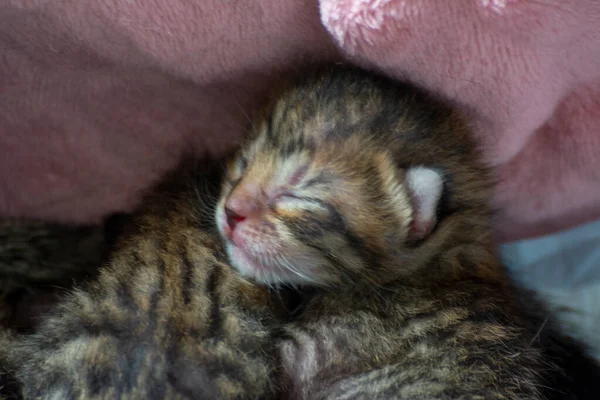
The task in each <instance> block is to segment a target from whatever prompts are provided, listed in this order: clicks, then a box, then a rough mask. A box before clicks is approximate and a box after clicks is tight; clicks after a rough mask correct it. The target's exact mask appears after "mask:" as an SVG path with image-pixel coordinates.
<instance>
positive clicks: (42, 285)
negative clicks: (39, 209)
mask: <svg viewBox="0 0 600 400" xmlns="http://www.w3.org/2000/svg"><path fill="white" fill-rule="evenodd" d="M123 218H124V217H123V216H121V215H117V214H115V215H111V216H110V217H108V218H107V219H106V220H105V221H104V222H103V223H102V224H97V225H76V224H61V223H51V222H45V221H38V220H28V219H16V218H7V219H2V220H0V304H1V310H2V311H1V314H2V315H1V316H0V323H1V324H2V325H4V326H5V327H8V328H12V329H31V328H32V326H33V325H34V320H35V317H36V316H37V314H40V313H42V312H43V310H44V309H47V308H48V307H49V306H50V304H51V303H52V302H53V301H55V300H56V298H57V297H58V293H59V292H61V291H65V290H66V289H68V288H69V287H71V286H72V284H73V282H75V281H82V280H85V279H90V278H91V277H93V276H94V275H95V274H96V273H97V270H98V268H99V267H100V265H101V264H102V263H103V262H104V260H105V259H106V257H107V255H108V254H109V253H110V250H111V248H112V246H113V245H114V241H115V237H116V235H117V234H118V227H119V225H120V222H119V221H120V220H121V219H123Z"/></svg>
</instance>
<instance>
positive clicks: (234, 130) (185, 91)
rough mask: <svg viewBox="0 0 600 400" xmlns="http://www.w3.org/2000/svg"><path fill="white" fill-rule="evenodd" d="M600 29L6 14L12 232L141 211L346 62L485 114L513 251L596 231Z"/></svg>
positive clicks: (586, 15) (313, 10)
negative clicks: (192, 165)
mask: <svg viewBox="0 0 600 400" xmlns="http://www.w3.org/2000/svg"><path fill="white" fill-rule="evenodd" d="M319 13H320V19H321V21H322V24H323V25H324V27H325V28H323V25H321V24H320V23H319ZM599 19H600V3H598V2H597V1H596V0H566V1H565V0H549V1H543V2H540V1H528V0H455V1H452V2H451V3H449V2H446V3H440V2H439V1H434V0H418V1H410V2H409V1H405V0H321V1H320V2H318V3H317V2H315V1H312V0H300V1H299V0H265V1H260V2H257V1H248V0H240V1H227V2H223V1H221V0H203V1H202V2H198V1H191V0H177V1H172V2H170V3H169V4H168V5H167V4H166V3H164V2H159V1H156V0H149V1H144V2H140V1H125V0H117V1H110V2H109V1H95V2H92V1H79V0H56V1H51V2H49V1H44V0H30V1H23V0H8V1H4V2H3V3H2V5H1V6H0V54H2V58H1V59H0V104H2V107H0V142H1V143H2V146H1V148H2V154H1V157H0V214H2V215H12V216H26V217H43V218H49V219H57V220H70V221H92V220H96V221H97V220H99V219H100V218H101V217H102V216H103V215H105V214H107V213H109V212H111V211H114V210H120V209H122V208H128V207H129V208H130V207H133V205H134V204H136V202H137V201H138V200H139V198H140V193H139V191H140V189H142V188H145V187H147V186H148V184H149V183H150V182H152V181H153V179H155V178H156V177H158V176H159V175H161V174H162V172H163V171H165V170H167V169H169V168H170V167H171V166H173V165H174V164H175V163H176V162H177V159H178V158H179V156H180V155H181V153H182V152H183V151H184V150H187V149H195V150H199V151H200V150H212V151H215V152H220V151H224V149H225V148H230V147H231V146H233V144H234V142H235V141H236V139H238V138H240V137H241V135H242V128H241V127H240V125H242V124H244V121H245V116H244V110H246V111H248V110H249V109H251V108H252V107H253V104H254V103H255V102H256V100H257V99H258V98H259V97H260V95H261V93H262V92H263V91H264V88H265V87H266V86H267V85H268V82H269V79H268V75H269V74H270V73H271V70H272V69H273V68H279V67H283V66H287V65H294V64H299V63H301V62H302V60H303V59H304V58H306V57H309V58H313V59H319V60H323V61H325V60H330V59H333V58H336V57H337V51H336V49H335V44H337V45H338V46H339V48H340V49H341V51H342V52H343V53H345V54H346V55H348V56H350V57H352V58H353V59H354V60H356V61H358V62H361V63H365V64H368V65H370V66H374V67H376V68H380V69H382V70H384V71H385V72H386V73H388V74H390V75H393V76H396V77H402V78H406V79H408V80H411V81H414V82H417V83H418V84H420V85H423V86H425V87H427V88H428V89H429V90H431V91H433V92H436V93H439V94H441V95H443V96H444V97H446V98H448V99H450V100H452V101H453V102H454V103H455V104H456V105H458V106H459V107H461V108H462V109H463V110H466V111H468V112H469V113H471V114H472V117H473V120H474V123H475V128H476V132H477V134H478V137H479V141H480V143H481V144H482V145H483V148H484V150H485V158H486V160H487V161H488V162H490V163H491V164H493V165H495V166H497V167H498V168H499V173H500V175H501V177H502V183H501V184H500V186H498V189H497V190H496V195H495V200H496V203H497V205H498V206H499V208H500V209H501V213H500V214H499V218H498V222H497V231H498V233H499V234H500V235H501V237H502V239H517V238H521V237H528V236H533V235H539V234H543V233H547V232H551V231H554V230H556V229H560V228H564V227H568V226H571V225H574V224H577V223H580V222H583V221H586V220H591V219H592V218H595V217H598V216H600V209H599V208H598V207H599V206H598V204H600V201H599V200H600V185H598V184H597V182H598V180H599V179H600V178H599V176H598V173H597V172H596V171H600V168H599V167H600V165H599V164H598V163H600V161H599V160H600V159H599V158H598V157H596V155H597V154H598V153H599V151H600V143H599V139H598V137H599V136H598V135H597V134H596V129H597V126H598V124H599V123H598V122H599V118H600V113H599V109H600V107H599V100H598V99H599V98H600V94H599V93H600V84H599V80H598V76H599V73H600V72H599V71H600V68H599V60H600V23H598V21H599ZM327 32H329V35H328V33H327ZM199 128H201V129H199Z"/></svg>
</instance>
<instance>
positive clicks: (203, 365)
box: [2, 166, 277, 400]
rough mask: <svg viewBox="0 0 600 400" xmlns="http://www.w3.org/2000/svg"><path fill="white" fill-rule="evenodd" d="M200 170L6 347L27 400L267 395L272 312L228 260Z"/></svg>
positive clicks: (166, 194) (157, 200)
mask: <svg viewBox="0 0 600 400" xmlns="http://www.w3.org/2000/svg"><path fill="white" fill-rule="evenodd" d="M208 172H209V171H208V170H206V169H205V168H203V167H202V168H201V167H200V166H195V167H194V168H184V169H182V170H180V171H178V173H176V174H174V175H173V178H172V179H169V180H168V183H166V184H164V185H162V186H161V187H160V188H159V189H158V190H157V193H156V194H154V195H152V196H150V197H149V199H148V200H147V202H146V205H145V206H144V207H143V208H142V210H141V211H140V213H139V215H137V216H136V217H135V219H134V221H135V223H134V227H133V229H130V232H128V233H127V234H126V237H125V238H123V239H122V240H121V242H120V243H119V245H118V247H117V249H116V250H115V253H114V255H113V256H112V257H111V258H110V261H109V262H108V264H107V266H106V267H105V268H103V269H102V270H101V273H100V276H99V278H98V279H97V280H95V281H93V282H92V283H91V284H90V285H89V286H87V287H83V288H80V289H77V290H75V291H74V292H73V293H71V294H70V295H69V296H68V298H67V299H65V300H64V301H63V302H62V303H61V304H60V305H59V306H58V307H57V309H56V310H55V311H54V312H53V313H52V315H51V316H49V317H48V318H46V319H45V321H44V322H43V324H42V326H41V327H40V329H39V330H38V331H37V332H36V333H34V334H31V335H27V336H25V337H23V338H16V339H15V338H11V337H8V336H7V337H5V338H4V343H2V351H3V357H4V360H5V361H6V362H8V365H10V366H11V367H12V368H10V369H9V370H10V372H12V373H13V375H14V376H15V377H16V378H17V379H18V381H19V382H20V384H21V385H22V388H23V389H22V390H23V394H24V396H25V397H26V398H39V399H107V400H108V399H111V400H112V399H217V398H222V399H242V398H248V399H257V398H269V397H271V396H272V395H273V394H274V393H275V389H276V385H275V381H276V380H274V379H272V377H273V376H274V374H275V373H276V370H277V369H276V362H275V354H274V350H275V349H274V348H273V346H272V345H271V341H272V338H271V333H270V330H268V329H267V324H268V323H269V322H271V323H273V322H274V320H275V317H276V316H275V314H274V312H275V311H276V307H275V306H274V305H273V304H274V303H273V302H271V299H270V293H269V292H268V290H266V289H264V288H261V287H258V286H256V285H254V284H252V283H250V282H249V281H247V280H245V279H242V278H240V277H239V275H238V274H236V273H235V272H234V271H232V270H231V269H230V268H229V267H228V265H227V264H225V263H224V261H223V260H224V256H223V252H222V249H221V246H220V242H219V240H218V236H217V235H216V234H215V233H213V232H214V229H213V228H212V226H213V225H212V218H211V217H210V215H211V206H210V204H208V202H209V199H210V198H211V195H210V193H208V194H207V196H204V194H205V191H206V190H208V186H207V185H209V184H210V182H213V183H214V182H218V175H213V174H212V173H208ZM213 172H214V171H213ZM199 194H203V196H204V197H198V196H199ZM214 197H215V194H214V193H213V194H212V198H214ZM199 199H200V200H201V202H199V201H198V200H199Z"/></svg>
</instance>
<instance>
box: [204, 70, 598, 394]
mask: <svg viewBox="0 0 600 400" xmlns="http://www.w3.org/2000/svg"><path fill="white" fill-rule="evenodd" d="M491 188H492V180H491V178H490V173H489V171H488V170H487V169H486V168H485V167H484V166H483V164H482V163H481V162H480V161H479V154H478V152H477V151H476V149H475V146H474V144H473V142H472V140H471V137H470V133H469V131H468V129H467V127H466V126H465V124H464V123H463V122H462V121H461V119H460V118H459V117H458V115H456V114H455V113H454V112H453V111H452V110H450V109H448V108H446V107H445V106H443V105H441V104H439V103H437V102H435V101H433V100H432V99H429V98H428V97H427V96H425V95H424V94H422V93H420V92H419V91H417V90H415V89H414V88H411V87H408V86H404V85H401V84H398V83H395V82H393V81H390V80H388V79H385V78H383V77H380V76H377V75H375V74H372V73H369V72H365V71H362V70H359V69H355V68H351V67H344V66H334V67H331V68H327V69H322V70H318V71H317V72H315V73H313V74H309V76H305V77H302V78H300V79H298V80H295V81H293V82H292V83H291V84H290V85H288V86H286V87H285V89H283V90H282V91H281V93H279V94H278V95H277V96H275V100H274V101H273V102H272V103H271V104H270V105H269V106H268V107H266V108H265V109H264V111H263V112H262V114H261V115H260V116H259V118H257V119H256V121H255V123H254V124H253V127H252V129H251V135H250V137H249V140H248V143H247V144H246V146H244V148H243V150H242V151H241V152H240V153H239V155H238V156H237V157H236V158H235V159H234V160H233V161H232V163H231V164H230V166H229V169H228V172H227V176H226V181H225V184H224V187H223V191H222V196H221V199H220V201H219V204H218V206H217V209H216V219H217V225H218V227H219V230H220V233H221V235H222V237H223V239H224V241H225V243H226V249H227V254H228V256H229V258H230V260H231V263H232V264H233V265H234V266H235V267H236V268H237V269H238V270H239V271H240V273H241V274H242V275H244V276H247V277H250V278H253V279H255V280H257V281H258V282H262V283H263V284H266V285H293V286H298V287H313V288H315V287H316V288H318V289H317V293H316V294H315V295H314V297H313V298H312V299H311V300H310V301H309V302H308V304H307V305H306V307H305V309H304V311H303V312H302V314H301V315H300V316H299V318H298V319H297V320H296V321H295V322H293V323H291V324H289V325H287V326H286V327H285V328H284V329H283V333H284V338H283V341H282V342H281V344H280V345H279V347H280V351H281V357H282V363H283V365H282V366H283V369H284V372H285V374H286V377H287V384H288V385H289V388H290V395H289V397H287V398H298V399H300V398H302V399H324V398H327V399H350V398H351V399H391V398H403V399H425V398H426V399H442V398H444V399H447V398H461V399H467V398H469V399H517V398H518V399H542V398H547V397H550V396H553V395H555V396H557V397H558V398H569V396H570V395H571V393H567V391H568V390H569V388H568V387H567V386H564V384H565V381H561V382H559V381H558V380H557V379H558V378H559V377H561V371H560V369H559V367H558V366H557V365H555V363H554V361H555V360H554V358H553V356H551V355H550V353H547V352H545V351H544V350H543V349H542V348H541V347H540V346H538V340H536V339H537V337H538V336H540V332H536V331H537V330H538V329H539V327H540V326H541V324H540V323H537V322H535V321H538V320H534V319H533V316H532V315H530V314H529V313H528V312H527V311H526V308H525V303H528V302H529V303H531V304H533V303H534V301H533V299H531V298H530V297H527V296H525V295H524V293H521V292H519V291H518V290H517V289H515V288H514V287H513V285H512V283H511V282H510V280H509V278H508V276H507V274H506V271H505V269H504V267H503V266H502V265H501V264H500V262H499V259H498V256H497V254H496V249H495V243H494V240H493V234H492V229H491V226H490V221H491V217H492V213H491V210H490V208H489V206H488V200H489V197H490V191H491ZM543 333H544V332H543ZM544 334H545V333H544ZM596 376H598V375H596Z"/></svg>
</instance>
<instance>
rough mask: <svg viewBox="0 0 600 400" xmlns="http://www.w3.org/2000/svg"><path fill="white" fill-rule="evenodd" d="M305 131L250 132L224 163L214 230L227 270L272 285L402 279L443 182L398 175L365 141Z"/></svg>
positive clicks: (261, 127) (425, 173)
mask: <svg viewBox="0 0 600 400" xmlns="http://www.w3.org/2000/svg"><path fill="white" fill-rule="evenodd" d="M305 128H306V126H303V127H302V128H301V127H299V126H296V129H290V130H284V129H280V130H277V131H273V130H272V127H269V124H267V123H263V124H260V123H259V124H257V128H256V132H255V135H254V136H253V137H254V139H252V140H250V141H249V143H248V144H247V145H246V146H244V147H243V149H242V150H241V151H240V153H239V154H238V155H237V156H236V157H235V158H234V159H233V161H232V162H231V163H230V165H229V168H228V173H227V177H226V181H225V184H224V187H223V191H222V196H221V199H220V201H219V204H218V206H217V209H216V221H217V225H218V228H219V231H220V232H221V234H222V236H223V238H224V240H225V244H226V249H227V252H228V255H229V258H230V260H231V263H232V264H233V266H234V267H236V268H237V269H238V270H239V271H240V272H241V273H242V274H243V275H246V276H248V277H252V278H254V279H255V280H257V281H258V282H261V283H266V284H275V285H276V284H282V283H283V284H292V285H329V284H336V283H340V282H342V281H344V282H348V281H349V282H355V281H356V280H357V279H360V278H361V277H367V279H369V280H371V281H372V282H381V281H385V280H386V279H390V278H393V277H394V276H390V273H391V271H393V273H392V274H400V275H401V274H402V270H399V269H398V262H399V261H400V260H401V259H402V257H404V256H408V252H405V251H404V250H406V249H405V247H406V246H410V245H411V244H413V243H415V242H418V241H419V240H421V239H423V238H424V237H425V236H427V235H428V234H429V232H430V231H431V229H432V228H433V227H434V225H435V218H436V209H437V206H438V202H439V200H440V196H441V194H442V189H443V182H442V177H441V176H440V174H439V173H438V172H436V171H435V170H432V169H429V168H425V167H415V168H409V169H402V168H399V167H398V166H397V165H396V163H395V161H394V158H393V156H392V154H391V152H390V151H388V149H387V148H386V147H385V146H382V144H381V143H377V142H376V141H373V140H371V139H369V138H368V136H369V135H367V134H361V133H360V132H356V134H352V135H350V136H348V137H346V138H345V139H344V140H340V139H339V138H337V139H336V138H335V137H328V135H326V134H324V133H319V132H322V131H320V130H318V129H305ZM389 260H393V263H394V267H393V268H390V266H389V265H387V263H388V261H389Z"/></svg>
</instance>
